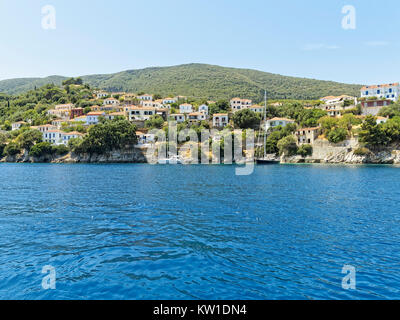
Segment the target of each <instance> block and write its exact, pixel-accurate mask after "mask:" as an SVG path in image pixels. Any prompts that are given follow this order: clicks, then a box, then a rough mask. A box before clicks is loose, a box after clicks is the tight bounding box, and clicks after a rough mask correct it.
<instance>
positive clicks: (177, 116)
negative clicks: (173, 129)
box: [169, 113, 185, 123]
mask: <svg viewBox="0 0 400 320" xmlns="http://www.w3.org/2000/svg"><path fill="white" fill-rule="evenodd" d="M169 118H170V119H172V120H173V121H176V122H177V123H182V122H184V121H185V115H184V114H183V113H175V114H170V115H169Z"/></svg>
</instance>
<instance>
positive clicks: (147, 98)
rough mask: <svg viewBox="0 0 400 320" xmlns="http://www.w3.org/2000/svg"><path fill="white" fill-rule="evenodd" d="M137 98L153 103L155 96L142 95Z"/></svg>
mask: <svg viewBox="0 0 400 320" xmlns="http://www.w3.org/2000/svg"><path fill="white" fill-rule="evenodd" d="M137 98H138V99H139V100H144V101H153V95H151V94H142V95H140V96H137Z"/></svg>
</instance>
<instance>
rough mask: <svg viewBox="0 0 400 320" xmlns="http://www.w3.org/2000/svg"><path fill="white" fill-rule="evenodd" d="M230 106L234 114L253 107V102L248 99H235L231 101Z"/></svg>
mask: <svg viewBox="0 0 400 320" xmlns="http://www.w3.org/2000/svg"><path fill="white" fill-rule="evenodd" d="M230 106H231V109H232V111H233V112H236V111H240V110H242V109H247V108H249V107H251V106H252V101H251V100H248V99H240V98H233V99H231V101H230Z"/></svg>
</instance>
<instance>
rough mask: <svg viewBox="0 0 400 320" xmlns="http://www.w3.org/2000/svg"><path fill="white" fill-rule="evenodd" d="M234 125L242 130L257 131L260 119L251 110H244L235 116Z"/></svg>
mask: <svg viewBox="0 0 400 320" xmlns="http://www.w3.org/2000/svg"><path fill="white" fill-rule="evenodd" d="M233 123H234V124H235V126H236V127H238V128H241V129H255V128H256V127H257V126H259V124H260V117H259V115H258V114H257V113H255V112H254V111H251V110H250V109H243V110H240V111H238V112H236V113H235V114H234V115H233Z"/></svg>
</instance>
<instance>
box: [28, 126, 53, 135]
mask: <svg viewBox="0 0 400 320" xmlns="http://www.w3.org/2000/svg"><path fill="white" fill-rule="evenodd" d="M31 128H32V129H36V130H39V131H40V132H42V133H43V132H47V131H50V130H57V127H56V126H54V125H52V124H44V125H41V126H36V127H31Z"/></svg>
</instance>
